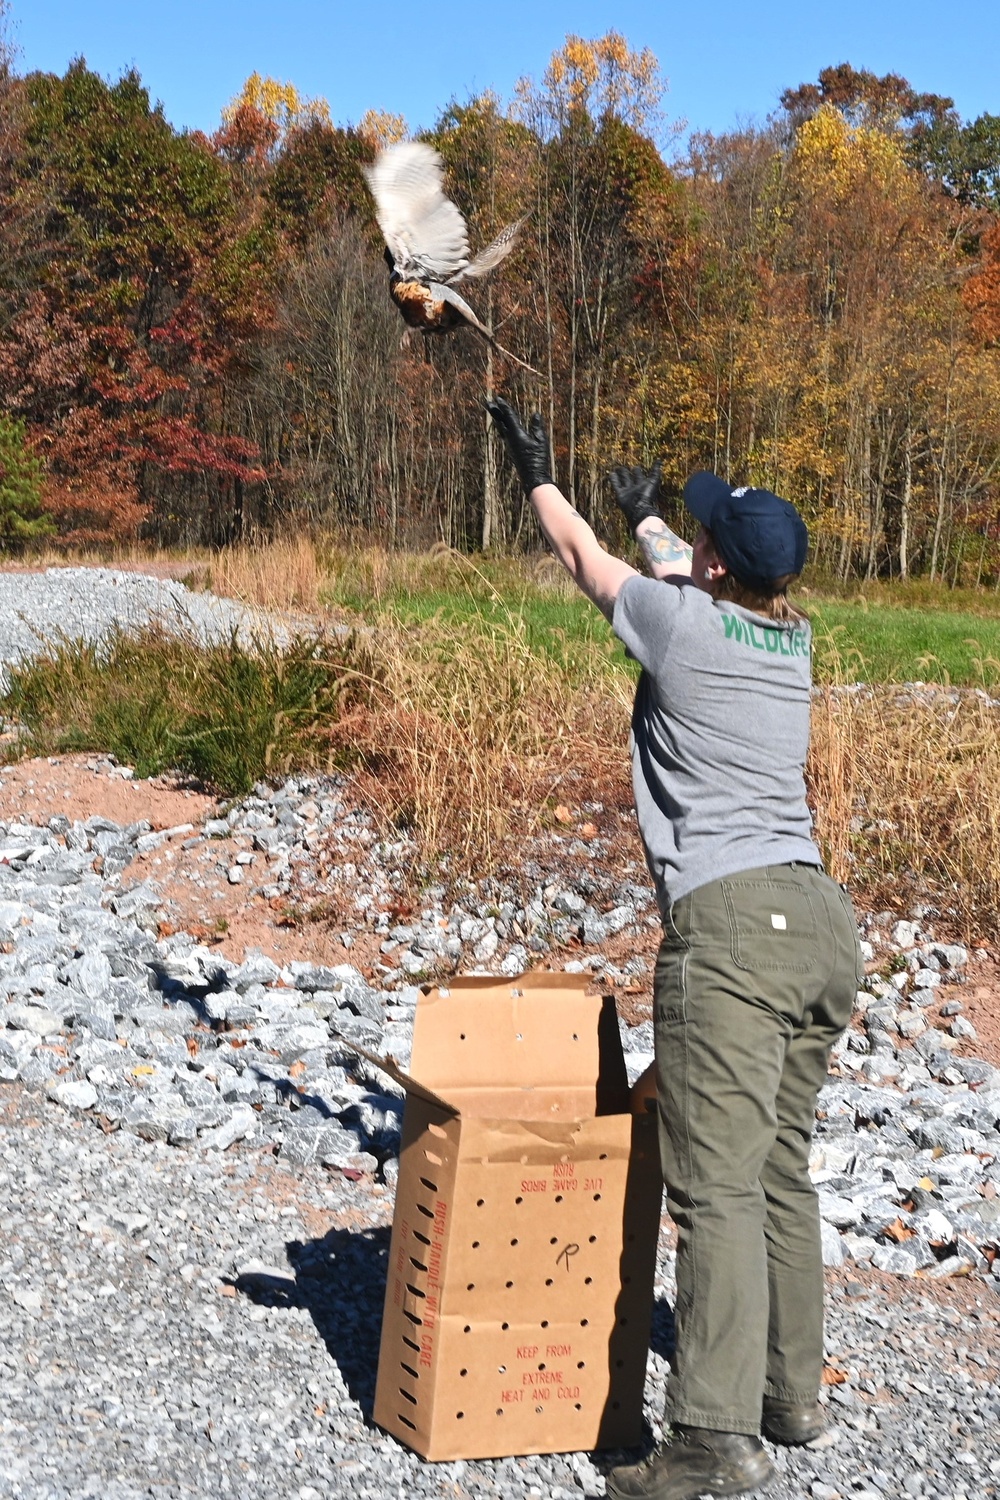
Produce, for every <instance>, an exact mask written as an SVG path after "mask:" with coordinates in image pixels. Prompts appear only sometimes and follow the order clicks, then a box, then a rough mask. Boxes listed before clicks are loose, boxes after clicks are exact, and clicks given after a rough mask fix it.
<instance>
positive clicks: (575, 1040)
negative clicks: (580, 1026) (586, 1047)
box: [573, 1031, 580, 1042]
mask: <svg viewBox="0 0 1000 1500" xmlns="http://www.w3.org/2000/svg"><path fill="white" fill-rule="evenodd" d="M579 1040H580V1036H579V1033H578V1032H576V1031H574V1033H573V1041H574V1042H578V1041H579Z"/></svg>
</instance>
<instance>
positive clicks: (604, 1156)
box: [442, 1132, 608, 1161]
mask: <svg viewBox="0 0 1000 1500" xmlns="http://www.w3.org/2000/svg"><path fill="white" fill-rule="evenodd" d="M442 1134H443V1132H442ZM607 1159H608V1153H607V1152H606V1151H602V1152H601V1154H600V1156H599V1157H598V1158H597V1160H598V1161H607Z"/></svg>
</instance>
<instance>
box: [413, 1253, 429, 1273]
mask: <svg viewBox="0 0 1000 1500" xmlns="http://www.w3.org/2000/svg"><path fill="white" fill-rule="evenodd" d="M410 1265H411V1266H414V1267H415V1268H416V1269H417V1270H418V1271H426V1270H427V1267H426V1266H425V1265H424V1263H423V1261H422V1260H417V1257H416V1256H415V1255H411V1256H410Z"/></svg>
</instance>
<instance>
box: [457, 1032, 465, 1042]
mask: <svg viewBox="0 0 1000 1500" xmlns="http://www.w3.org/2000/svg"><path fill="white" fill-rule="evenodd" d="M458 1040H459V1041H460V1042H464V1041H465V1032H464V1031H460V1032H459V1033H458Z"/></svg>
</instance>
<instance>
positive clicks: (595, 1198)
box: [594, 1193, 601, 1203]
mask: <svg viewBox="0 0 1000 1500" xmlns="http://www.w3.org/2000/svg"><path fill="white" fill-rule="evenodd" d="M600 1201H601V1195H600V1193H595V1194H594V1202H595V1203H600Z"/></svg>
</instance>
